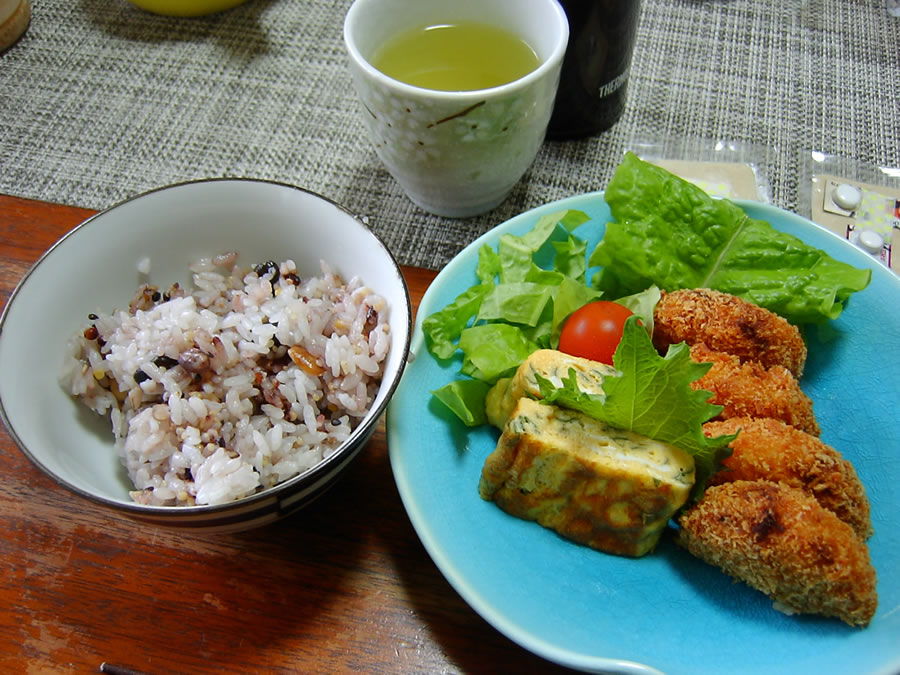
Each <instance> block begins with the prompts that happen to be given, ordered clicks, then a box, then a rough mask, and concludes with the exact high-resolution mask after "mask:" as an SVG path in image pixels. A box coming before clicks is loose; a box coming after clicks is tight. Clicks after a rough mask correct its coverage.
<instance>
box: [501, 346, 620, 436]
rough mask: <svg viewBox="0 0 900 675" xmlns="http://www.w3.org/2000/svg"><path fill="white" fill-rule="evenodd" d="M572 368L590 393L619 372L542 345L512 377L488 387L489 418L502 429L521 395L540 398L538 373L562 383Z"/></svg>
mask: <svg viewBox="0 0 900 675" xmlns="http://www.w3.org/2000/svg"><path fill="white" fill-rule="evenodd" d="M569 369H574V370H575V378H576V380H577V381H578V388H579V389H580V390H581V391H583V392H585V393H587V394H602V393H603V378H605V377H609V376H613V375H616V372H617V371H616V369H615V368H613V367H612V366H609V365H607V364H605V363H600V362H598V361H591V360H590V359H583V358H581V357H578V356H572V355H570V354H565V353H563V352H560V351H556V350H555V349H539V350H537V351H536V352H533V353H532V354H531V355H530V356H529V357H528V358H527V359H525V361H523V362H522V365H520V366H519V368H518V370H516V374H515V375H514V376H513V377H511V378H503V379H501V380H499V381H498V382H497V383H496V384H495V385H494V386H493V387H491V389H490V391H488V395H487V399H486V401H485V409H486V412H487V418H488V421H489V422H490V423H491V424H493V425H494V426H495V427H497V428H498V429H503V426H504V425H505V424H506V420H507V419H509V416H510V415H511V414H512V411H513V409H514V408H515V407H516V403H518V401H519V399H520V398H522V397H523V396H531V397H533V398H540V396H541V388H540V387H539V386H538V383H537V378H536V377H535V374H538V375H540V376H541V377H543V378H545V379H548V380H550V381H551V382H553V384H554V385H555V386H557V387H561V386H562V379H563V378H564V377H568V376H569Z"/></svg>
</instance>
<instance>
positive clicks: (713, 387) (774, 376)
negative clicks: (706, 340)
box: [691, 342, 819, 436]
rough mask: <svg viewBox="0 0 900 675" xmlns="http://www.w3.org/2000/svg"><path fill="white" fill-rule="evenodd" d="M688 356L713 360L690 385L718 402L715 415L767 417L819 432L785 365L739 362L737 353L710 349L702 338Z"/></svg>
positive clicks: (806, 398) (807, 402)
mask: <svg viewBox="0 0 900 675" xmlns="http://www.w3.org/2000/svg"><path fill="white" fill-rule="evenodd" d="M691 358H692V359H693V360H694V361H696V362H697V363H712V364H713V365H712V367H711V368H710V369H709V370H708V371H707V373H706V374H705V375H704V376H703V377H701V378H700V379H698V380H696V381H694V383H693V384H692V385H691V386H692V387H693V388H694V389H706V390H707V391H710V392H712V394H713V395H712V397H710V399H709V402H710V403H714V404H716V405H720V406H722V412H721V413H719V415H718V419H730V418H732V417H742V416H749V417H771V418H774V419H778V420H781V421H783V422H785V423H787V424H790V425H791V426H793V427H797V428H798V429H801V430H803V431H805V432H807V433H809V434H813V435H815V436H818V435H819V424H818V422H816V417H815V415H814V414H813V403H812V400H811V399H810V398H809V396H807V395H806V394H804V393H803V391H802V390H801V389H800V384H799V383H798V382H797V379H796V378H795V377H794V376H793V375H792V374H791V372H790V371H789V370H788V369H787V368H784V367H782V366H772V367H771V368H764V367H763V366H762V365H761V364H759V363H757V362H755V361H747V362H746V363H741V361H740V359H739V358H738V357H736V356H732V355H731V354H725V353H724V352H716V351H713V350H712V349H710V348H709V347H707V346H706V345H705V344H703V343H702V342H698V343H697V344H695V345H693V346H692V347H691Z"/></svg>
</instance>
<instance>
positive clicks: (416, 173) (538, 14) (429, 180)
mask: <svg viewBox="0 0 900 675" xmlns="http://www.w3.org/2000/svg"><path fill="white" fill-rule="evenodd" d="M460 21H474V22H480V23H489V24H493V25H496V26H499V27H502V28H505V29H506V30H509V31H512V32H513V33H515V34H516V35H518V36H519V37H521V38H522V39H524V40H525V41H526V42H527V43H528V44H529V45H531V47H532V48H533V49H534V50H535V52H536V53H537V55H538V58H539V60H540V65H539V66H538V67H537V68H536V69H535V70H533V71H531V72H530V73H529V74H527V75H525V76H524V77H522V78H520V79H518V80H515V81H513V82H509V83H507V84H504V85H501V86H499V87H493V88H490V89H482V90H478V91H459V92H451V91H437V90H432V89H423V88H419V87H414V86H411V85H408V84H405V83H403V82H399V81H397V80H394V79H392V78H390V77H388V76H386V75H384V74H383V73H382V72H380V71H379V70H378V69H376V68H375V67H374V66H372V64H371V63H370V62H369V59H371V58H372V55H373V53H374V52H375V51H376V50H377V49H378V47H379V46H381V45H382V44H383V43H384V42H385V41H386V40H388V39H389V38H390V37H392V36H394V35H396V34H398V33H402V32H404V31H406V30H410V29H414V28H417V27H422V26H428V25H436V24H447V23H456V22H460ZM568 37H569V25H568V21H567V20H566V15H565V12H564V11H563V9H562V8H561V7H560V5H559V4H558V3H557V2H556V0H451V1H449V2H448V0H414V1H410V0H355V2H354V3H353V5H352V6H351V7H350V10H349V11H348V13H347V16H346V19H345V21H344V42H345V45H346V47H347V51H348V52H349V54H350V67H351V68H350V69H351V73H352V76H353V83H354V86H355V88H356V92H357V94H358V96H359V99H360V102H361V109H362V115H363V119H364V120H365V124H366V127H367V128H368V131H369V136H370V138H371V141H372V143H373V144H374V145H375V151H376V152H377V154H378V157H379V158H380V159H381V161H382V162H383V163H384V165H385V167H386V168H387V170H388V171H389V172H390V174H391V175H392V176H393V177H394V178H395V179H396V180H397V182H398V183H399V184H400V185H401V187H402V188H403V190H404V191H405V192H406V194H407V195H408V196H409V198H410V199H412V201H413V202H415V203H416V204H417V205H418V206H420V207H421V208H423V209H425V210H426V211H428V212H430V213H434V214H437V215H441V216H449V217H454V218H462V217H467V216H473V215H477V214H479V213H484V212H485V211H488V210H490V209H492V208H494V207H495V206H497V205H498V204H500V203H501V202H502V201H503V200H504V199H505V198H506V196H507V195H508V194H509V192H510V190H511V189H512V188H513V186H514V185H515V184H516V183H517V182H518V181H519V179H520V178H521V177H522V175H523V174H524V173H525V171H526V170H527V169H528V167H529V166H531V163H532V162H533V161H534V158H535V155H537V152H538V150H539V149H540V147H541V143H542V142H543V140H544V134H545V132H546V130H547V123H548V121H549V120H550V113H551V112H552V111H553V99H554V97H555V95H556V88H557V85H558V83H559V72H560V67H561V65H562V59H563V55H564V54H565V51H566V43H567V42H568Z"/></svg>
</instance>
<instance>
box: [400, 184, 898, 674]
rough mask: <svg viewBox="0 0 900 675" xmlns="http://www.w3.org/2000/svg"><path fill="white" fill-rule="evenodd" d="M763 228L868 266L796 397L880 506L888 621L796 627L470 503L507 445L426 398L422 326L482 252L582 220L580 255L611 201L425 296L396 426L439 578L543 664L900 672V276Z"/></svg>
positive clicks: (451, 368)
mask: <svg viewBox="0 0 900 675" xmlns="http://www.w3.org/2000/svg"><path fill="white" fill-rule="evenodd" d="M741 206H742V207H743V208H744V209H745V210H746V211H747V213H748V214H749V215H750V216H752V217H754V218H762V219H764V220H767V221H769V222H770V223H772V225H773V226H774V227H776V228H777V229H779V230H783V231H785V232H789V233H791V234H794V235H796V236H798V237H800V238H801V239H803V240H804V241H806V242H807V243H809V244H811V245H813V246H816V247H817V248H821V249H823V250H825V251H827V252H828V253H829V254H830V255H832V256H833V257H835V258H837V259H839V260H843V261H845V262H848V263H850V264H852V265H855V266H857V267H871V268H872V270H873V272H872V282H871V284H870V285H869V287H868V288H867V289H866V290H865V291H863V292H861V293H857V294H856V295H854V296H853V297H852V298H851V300H850V302H849V303H848V305H847V307H846V309H845V311H844V313H843V314H842V315H841V316H840V317H839V318H838V319H836V320H835V321H833V322H831V329H833V330H830V331H829V332H828V334H827V335H822V334H820V333H818V332H817V331H813V335H812V336H811V338H810V345H809V352H810V353H809V360H808V363H807V368H806V374H805V375H804V377H803V380H802V381H801V385H802V387H803V389H804V390H805V391H806V393H807V394H808V395H809V396H810V397H811V398H812V400H813V401H814V406H815V412H816V415H817V417H818V420H819V423H820V425H821V427H822V438H823V440H824V441H825V442H826V443H828V444H830V445H832V446H834V447H835V448H837V449H838V450H839V451H840V452H842V453H843V455H844V456H845V457H846V458H847V459H849V460H850V461H851V462H853V464H854V466H855V467H856V470H857V472H858V473H859V475H860V478H861V479H862V481H863V483H864V484H865V486H866V488H867V491H868V494H869V498H870V500H871V504H872V520H873V524H874V527H875V534H874V536H873V537H872V538H871V539H870V540H869V547H870V551H871V556H872V562H873V564H874V565H875V568H876V570H877V572H878V593H879V607H878V612H877V614H876V615H875V618H874V620H873V621H872V623H871V624H870V625H869V627H868V628H865V629H858V628H851V627H849V626H847V625H845V624H843V623H842V622H840V621H838V620H836V619H825V618H819V617H813V616H786V615H784V614H782V613H779V612H778V611H776V610H774V609H773V608H772V603H771V602H770V601H769V599H768V598H766V597H765V596H764V595H763V594H761V593H758V592H756V591H754V590H752V589H750V588H748V587H747V586H745V585H743V584H740V583H734V582H733V581H731V579H730V578H728V577H726V576H725V575H724V574H722V573H721V572H719V571H718V570H717V569H715V568H713V567H710V566H708V565H706V564H704V563H703V562H700V561H699V560H697V559H695V558H693V557H691V556H690V555H688V554H687V553H686V552H684V551H683V550H681V549H680V548H679V547H677V546H676V545H675V544H674V543H673V542H672V538H671V536H668V535H669V533H667V536H664V538H663V540H662V542H661V543H660V545H659V546H658V548H657V550H656V551H655V552H654V553H653V554H650V555H648V556H646V557H644V558H641V559H637V560H633V559H626V558H620V557H616V556H612V555H606V554H603V553H599V552H597V551H594V550H591V549H588V548H586V547H583V546H579V545H576V544H573V543H570V542H568V541H565V540H563V539H562V538H560V537H559V536H557V535H556V534H554V533H553V532H551V531H549V530H546V529H544V528H542V527H540V526H539V525H537V524H535V523H531V522H526V521H523V520H519V519H516V518H513V517H511V516H509V515H507V514H506V513H504V512H503V511H501V510H500V509H499V508H497V507H496V506H495V505H494V504H493V503H490V502H485V501H483V500H482V499H481V498H480V497H479V496H478V479H479V476H480V472H481V466H482V464H483V462H484V459H485V457H486V456H487V455H488V454H489V453H490V452H491V450H493V448H494V446H495V444H496V441H497V432H495V431H493V430H491V429H488V428H480V429H476V430H467V429H466V428H465V427H463V425H462V424H459V423H456V422H454V421H453V420H452V419H451V418H450V417H449V416H448V415H447V414H446V413H445V411H444V410H442V409H441V407H440V405H439V404H437V403H436V402H435V401H433V400H432V397H431V395H430V393H429V392H430V391H431V390H433V389H436V388H437V387H439V386H441V385H443V384H445V383H446V382H448V381H449V380H451V379H454V378H455V377H456V374H457V369H458V365H459V364H458V363H457V362H453V363H451V364H449V365H441V364H440V363H439V362H438V361H436V360H435V359H434V358H433V357H432V356H431V355H430V354H429V353H428V352H427V350H426V348H425V343H424V339H423V337H422V331H421V320H422V318H424V317H425V316H428V315H429V314H431V313H432V312H435V311H437V310H439V309H441V308H443V307H444V306H445V305H446V304H447V303H449V302H451V301H452V300H453V299H454V298H455V297H456V296H457V295H458V294H459V293H460V292H462V291H463V290H465V289H466V288H468V287H469V286H471V285H472V284H474V283H476V278H475V266H476V263H477V259H478V249H479V248H480V247H481V246H482V245H483V244H490V245H492V246H496V244H497V241H498V238H499V236H500V235H501V234H503V233H505V232H510V233H514V234H523V233H525V232H527V231H528V230H529V229H531V227H532V226H533V225H534V223H535V221H536V219H537V218H538V216H540V215H542V214H545V213H549V212H552V211H557V210H559V209H581V210H583V211H585V212H587V213H588V215H590V216H591V217H592V219H593V220H592V222H590V223H587V224H585V225H583V226H582V227H581V228H579V230H577V231H576V234H577V235H578V236H580V237H582V238H584V239H587V240H588V251H592V250H593V247H594V245H595V244H596V243H597V241H599V239H600V238H601V237H602V235H603V231H604V225H603V224H604V223H606V222H607V221H608V220H609V217H610V213H609V209H608V207H607V205H606V202H605V201H604V200H603V195H602V193H592V194H587V195H581V196H577V197H572V198H569V199H565V200H562V201H558V202H555V203H552V204H547V205H545V206H542V207H540V208H537V209H534V210H532V211H529V212H527V213H523V214H521V215H519V216H517V217H515V218H513V219H512V220H510V221H508V222H506V223H504V224H502V225H500V226H498V227H497V228H495V229H493V230H491V231H490V232H488V233H487V234H485V235H484V236H482V237H480V238H479V239H478V240H476V241H474V242H473V243H472V244H471V245H469V246H468V247H467V248H466V249H465V250H463V251H462V252H461V253H460V254H459V255H458V256H457V257H456V258H454V259H453V261H452V262H451V263H450V264H449V265H447V267H445V268H444V269H443V270H442V271H441V273H440V274H439V275H438V276H437V278H436V279H435V280H434V283H433V284H432V285H431V287H430V288H429V289H428V292H427V293H426V294H425V297H424V298H423V299H422V303H421V305H420V307H419V311H418V319H417V321H416V327H415V333H414V335H413V342H412V350H413V352H414V354H415V356H416V358H415V361H413V362H411V363H410V364H409V365H408V366H407V368H406V372H405V374H404V376H403V380H402V382H401V384H400V387H399V389H398V391H397V393H396V394H395V396H394V398H393V400H392V401H391V403H390V405H389V408H388V413H387V433H388V445H389V448H390V458H391V465H392V468H393V472H394V477H395V479H396V482H397V487H398V489H399V491H400V495H401V497H402V499H403V503H404V505H405V507H406V510H407V513H408V514H409V517H410V520H411V521H412V523H413V526H414V527H415V529H416V532H417V533H418V535H419V537H420V538H421V540H422V542H423V544H424V545H425V548H426V549H427V550H428V553H429V554H430V555H431V557H432V559H433V560H434V562H435V564H437V566H438V568H440V570H441V572H442V573H443V574H444V576H445V577H446V578H447V580H448V581H449V582H450V583H451V584H452V585H453V587H454V588H455V589H456V590H457V592H458V593H459V594H460V595H461V596H462V597H463V598H464V599H465V601H466V602H468V603H469V605H471V606H472V608H473V609H474V610H475V611H476V612H478V613H479V614H480V615H481V616H483V617H484V618H485V619H486V620H487V621H488V622H489V623H490V624H492V625H493V626H494V627H495V628H497V630H499V631H500V632H501V633H503V634H504V635H506V636H507V637H509V638H510V639H512V640H513V641H515V642H516V643H518V644H519V645H521V646H522V647H524V648H525V649H528V650H530V651H532V652H534V653H535V654H538V655H540V656H542V657H544V658H546V659H548V660H550V661H553V662H556V663H559V664H562V665H565V666H569V667H571V668H577V669H581V670H586V671H604V672H613V673H632V674H637V673H658V672H664V673H670V674H671V675H676V674H679V673H689V674H690V675H700V674H702V673H717V674H720V673H729V675H736V674H738V673H753V674H754V675H756V674H758V673H767V674H771V673H791V674H792V675H796V674H798V673H815V674H816V675H822V674H823V673H884V674H885V675H887V674H888V673H898V672H900V312H898V308H900V279H898V277H897V276H895V275H894V274H893V273H892V272H890V271H889V270H888V269H887V268H885V267H882V266H880V265H879V264H878V263H876V262H875V261H874V260H872V259H871V258H869V257H868V256H866V255H865V254H864V253H863V252H862V251H859V250H858V249H856V248H855V247H853V246H852V245H850V244H849V243H847V242H846V241H845V240H843V239H841V238H840V237H838V236H836V235H834V234H832V233H831V232H828V231H826V230H825V229H823V228H820V227H818V226H816V225H815V224H813V223H811V222H809V221H807V220H805V219H803V218H801V217H799V216H797V215H794V214H791V213H788V212H786V211H783V210H781V209H777V208H775V207H772V206H768V205H764V204H758V203H754V202H741Z"/></svg>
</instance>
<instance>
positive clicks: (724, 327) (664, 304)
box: [653, 288, 806, 378]
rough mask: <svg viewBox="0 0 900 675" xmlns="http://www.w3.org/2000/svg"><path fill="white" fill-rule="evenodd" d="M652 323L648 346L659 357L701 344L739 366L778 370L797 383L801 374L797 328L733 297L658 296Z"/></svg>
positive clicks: (698, 293)
mask: <svg viewBox="0 0 900 675" xmlns="http://www.w3.org/2000/svg"><path fill="white" fill-rule="evenodd" d="M653 320H654V328H653V344H654V345H655V346H656V348H657V349H659V350H660V351H665V350H666V349H668V347H669V345H671V344H677V343H679V342H687V343H688V344H689V345H693V344H696V343H698V342H703V343H705V344H706V346H707V347H709V348H710V349H713V350H715V351H718V352H725V353H727V354H732V355H734V356H737V357H738V358H739V359H740V360H741V362H745V361H758V362H759V363H761V364H762V365H763V366H765V367H766V368H769V367H771V366H783V367H785V368H787V369H788V370H789V371H791V372H792V373H793V374H794V376H795V377H798V378H799V377H800V376H801V375H802V374H803V367H804V365H805V364H806V343H804V342H803V338H802V337H801V335H800V331H799V330H798V329H797V327H796V326H792V325H791V324H789V323H788V322H787V321H786V320H785V319H783V318H781V317H780V316H778V315H777V314H774V313H772V312H770V311H769V310H767V309H763V308H762V307H757V306H756V305H754V304H752V303H750V302H747V301H746V300H742V299H741V298H738V297H737V296H734V295H729V294H728V293H721V292H719V291H713V290H709V289H706V288H698V289H693V290H691V289H683V290H678V291H673V292H671V293H663V295H662V298H661V299H660V301H659V303H658V304H657V306H656V311H655V313H654V317H653Z"/></svg>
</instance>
